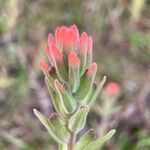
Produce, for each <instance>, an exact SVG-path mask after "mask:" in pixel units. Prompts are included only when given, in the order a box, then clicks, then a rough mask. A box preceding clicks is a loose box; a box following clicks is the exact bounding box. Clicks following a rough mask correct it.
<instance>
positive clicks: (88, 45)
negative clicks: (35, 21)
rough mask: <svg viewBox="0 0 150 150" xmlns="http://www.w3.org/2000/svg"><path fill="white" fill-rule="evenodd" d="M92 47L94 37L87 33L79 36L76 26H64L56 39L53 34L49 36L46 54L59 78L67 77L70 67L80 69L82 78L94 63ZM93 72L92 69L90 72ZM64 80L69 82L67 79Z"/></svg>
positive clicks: (57, 29)
mask: <svg viewBox="0 0 150 150" xmlns="http://www.w3.org/2000/svg"><path fill="white" fill-rule="evenodd" d="M92 46H93V39H92V37H91V36H88V35H87V33H86V32H83V33H82V34H81V36H79V31H78V28H77V26H76V25H71V26H70V27H66V26H62V27H59V28H56V31H55V38H54V36H53V35H52V34H51V33H50V34H49V36H48V43H47V44H46V46H45V53H46V55H47V56H48V58H49V60H50V64H51V66H54V67H55V69H56V72H57V74H58V76H59V77H61V78H63V77H62V76H67V74H68V72H69V71H68V70H70V69H69V67H73V66H77V67H78V68H79V69H78V70H80V76H82V75H83V74H84V72H85V71H86V69H88V67H89V65H90V64H91V63H92ZM67 62H68V63H67ZM96 67H97V66H96ZM92 70H93V69H92V68H91V69H90V70H89V71H88V72H91V71H92ZM42 71H43V69H42ZM93 71H94V70H93ZM63 79H65V80H67V77H65V78H63Z"/></svg>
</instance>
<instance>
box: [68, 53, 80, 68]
mask: <svg viewBox="0 0 150 150" xmlns="http://www.w3.org/2000/svg"><path fill="white" fill-rule="evenodd" d="M68 63H69V65H71V66H77V65H79V64H80V59H79V57H78V56H77V54H76V53H75V52H73V51H72V52H71V53H70V54H69V56H68Z"/></svg>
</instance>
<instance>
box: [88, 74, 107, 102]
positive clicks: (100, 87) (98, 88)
mask: <svg viewBox="0 0 150 150" xmlns="http://www.w3.org/2000/svg"><path fill="white" fill-rule="evenodd" d="M105 82H106V76H104V77H103V79H102V81H101V82H100V83H99V85H98V86H97V88H96V90H95V91H94V93H93V95H92V96H91V98H90V100H89V102H88V105H92V104H93V103H94V101H95V100H96V98H97V97H98V95H99V93H100V91H101V89H102V87H103V85H104V84H105Z"/></svg>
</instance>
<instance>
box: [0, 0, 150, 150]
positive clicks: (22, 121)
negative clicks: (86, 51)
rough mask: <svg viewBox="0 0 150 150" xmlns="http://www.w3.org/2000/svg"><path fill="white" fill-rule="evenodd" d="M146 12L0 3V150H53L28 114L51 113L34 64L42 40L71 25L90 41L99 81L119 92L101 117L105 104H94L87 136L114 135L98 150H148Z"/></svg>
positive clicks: (69, 3) (89, 2)
mask: <svg viewBox="0 0 150 150" xmlns="http://www.w3.org/2000/svg"><path fill="white" fill-rule="evenodd" d="M149 8H150V3H149V1H148V0H104V1H103V0H82V1H81V0H0V149H1V150H17V149H19V150H35V149H36V150H41V149H42V150H47V149H51V150H55V149H57V146H56V143H55V142H54V141H53V140H52V139H51V137H50V136H49V135H48V133H47V132H46V130H45V128H44V127H43V126H42V125H41V124H40V122H39V121H38V120H37V119H36V117H35V116H34V115H33V112H32V109H33V108H37V109H38V110H40V111H41V112H43V113H44V114H45V115H47V116H48V115H50V113H51V112H53V111H54V109H53V108H52V106H51V101H50V97H49V94H48V91H47V89H46V86H45V83H44V76H43V74H42V72H41V70H40V69H39V68H38V65H37V64H38V60H39V58H41V57H44V55H45V54H44V51H43V50H44V44H45V43H46V41H47V36H48V33H50V32H52V33H54V30H55V28H56V27H57V26H61V25H71V24H77V26H78V27H79V29H80V32H82V31H86V32H87V33H89V34H90V35H92V36H93V38H94V59H95V61H96V62H97V63H98V65H99V74H98V76H97V80H100V78H101V77H102V75H104V74H106V75H107V77H108V79H107V82H108V83H109V82H110V81H115V82H117V83H118V84H119V86H120V88H121V90H120V94H119V97H117V98H115V101H113V106H112V107H110V110H111V111H110V113H108V114H107V117H106V116H105V115H106V114H105V113H100V112H99V111H97V107H96V106H97V105H99V106H100V108H101V109H102V110H105V108H104V107H103V106H105V105H103V103H104V102H106V101H107V102H108V103H109V101H110V100H109V99H106V98H103V97H102V96H100V97H99V99H98V100H97V104H96V105H94V106H93V109H92V111H91V112H90V115H89V117H88V125H87V126H88V128H89V127H93V128H95V129H97V131H100V130H101V127H104V129H105V130H109V129H111V128H116V129H117V133H116V135H115V136H114V137H113V138H112V140H111V141H109V142H108V143H107V144H106V146H105V147H104V148H103V149H104V150H149V149H150V119H149V118H150V84H149V83H150V34H149V33H150V20H149V17H150V16H149V14H150V9H149ZM104 112H105V111H104ZM103 118H107V119H106V121H105V122H106V123H105V124H104V122H103V120H104V119H103ZM99 135H101V133H99Z"/></svg>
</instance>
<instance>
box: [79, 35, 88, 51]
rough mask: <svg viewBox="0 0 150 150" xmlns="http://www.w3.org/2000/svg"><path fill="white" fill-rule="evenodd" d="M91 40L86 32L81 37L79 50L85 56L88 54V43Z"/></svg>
mask: <svg viewBox="0 0 150 150" xmlns="http://www.w3.org/2000/svg"><path fill="white" fill-rule="evenodd" d="M88 41H89V39H88V35H87V33H86V32H83V33H82V34H81V37H80V41H79V48H80V51H79V52H81V54H85V53H86V52H87V49H88V43H89V42H88Z"/></svg>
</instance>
